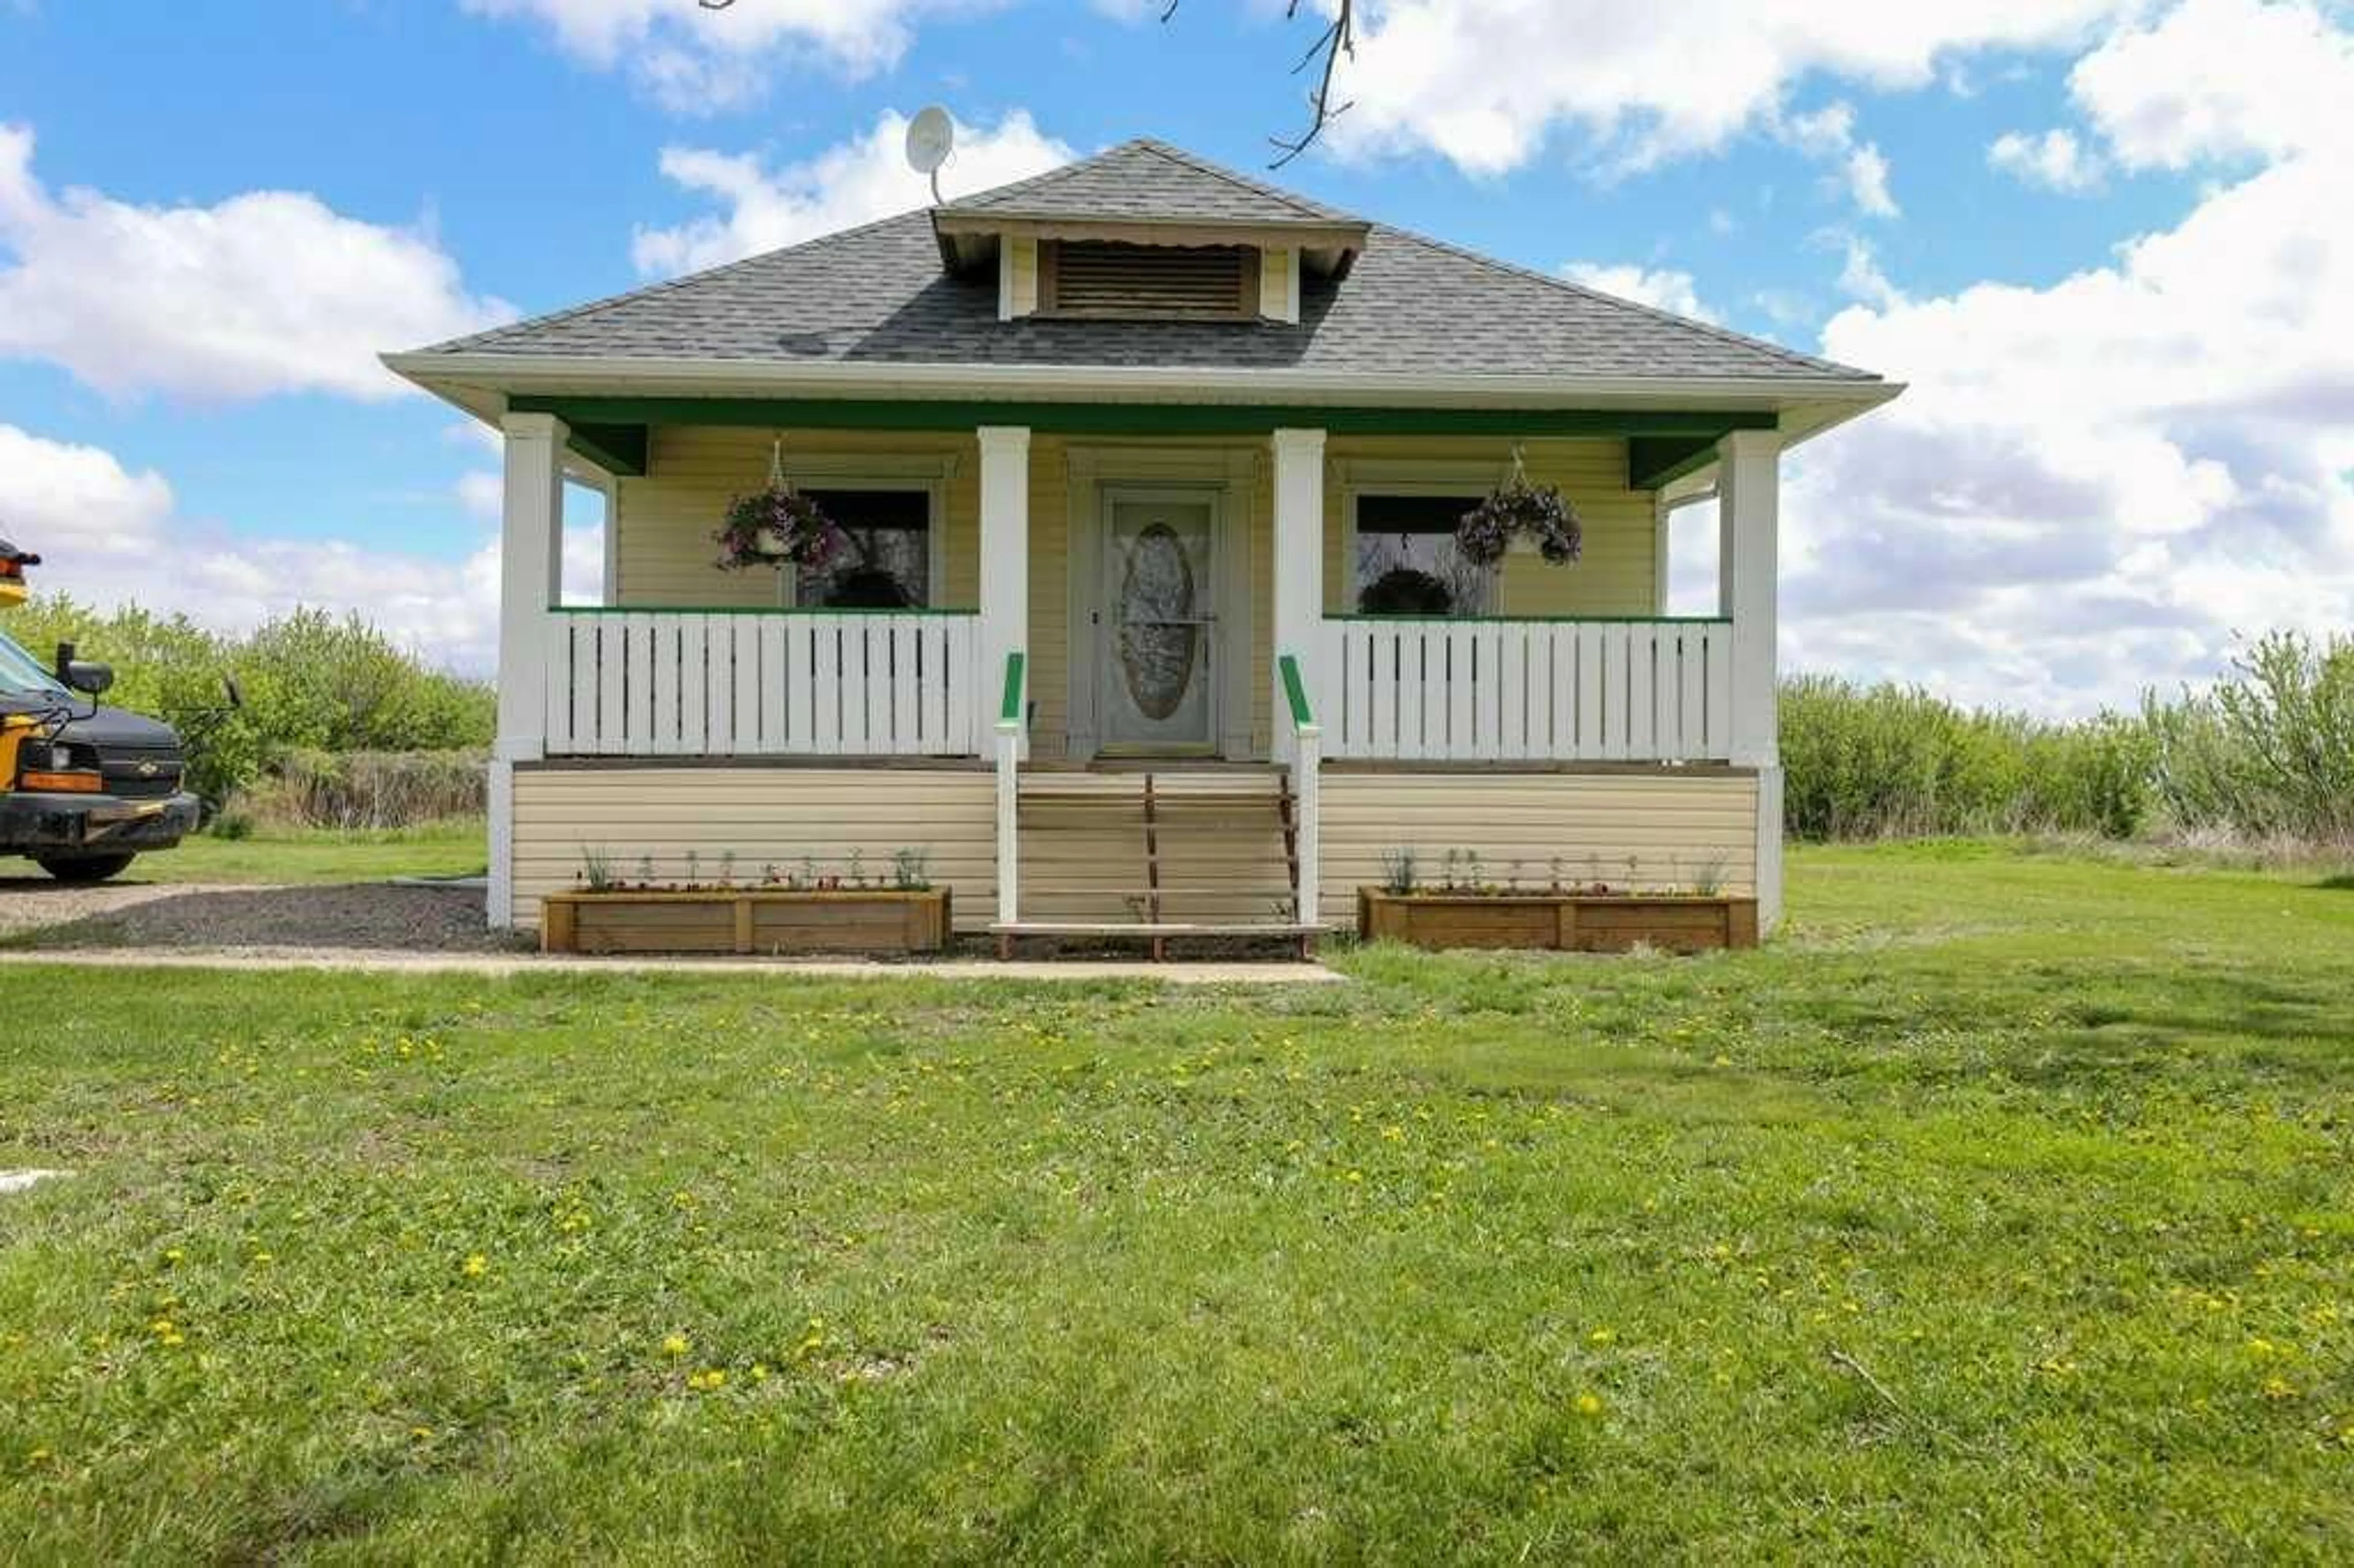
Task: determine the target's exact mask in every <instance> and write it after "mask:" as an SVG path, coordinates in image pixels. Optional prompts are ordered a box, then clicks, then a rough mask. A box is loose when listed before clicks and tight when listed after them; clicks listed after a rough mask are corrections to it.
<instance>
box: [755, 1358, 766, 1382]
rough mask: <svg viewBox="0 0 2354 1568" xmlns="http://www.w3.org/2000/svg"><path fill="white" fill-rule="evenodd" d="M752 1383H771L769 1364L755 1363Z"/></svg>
mask: <svg viewBox="0 0 2354 1568" xmlns="http://www.w3.org/2000/svg"><path fill="white" fill-rule="evenodd" d="M752 1381H753V1382H754V1383H766V1382H768V1381H769V1368H768V1363H766V1362H765V1361H754V1362H753V1363H752Z"/></svg>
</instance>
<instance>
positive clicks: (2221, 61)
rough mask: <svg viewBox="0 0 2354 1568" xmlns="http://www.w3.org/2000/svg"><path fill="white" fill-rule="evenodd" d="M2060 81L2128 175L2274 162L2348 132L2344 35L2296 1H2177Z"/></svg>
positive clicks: (2348, 57)
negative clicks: (2248, 160)
mask: <svg viewBox="0 0 2354 1568" xmlns="http://www.w3.org/2000/svg"><path fill="white" fill-rule="evenodd" d="M2068 86H2069V90H2070V91H2071V93H2072V94H2073V96H2074V98H2075V100H2076V101H2077V102H2078V104H2080V105H2081V106H2082V107H2083V108H2084V112H2085V114H2086V115H2087V116H2088V117H2089V118H2090V119H2091V120H2092V122H2093V123H2094V125H2095V126H2097V127H2098V128H2099V130H2100V132H2101V133H2102V135H2103V136H2104V137H2105V138H2106V139H2107V141H2108V143H2109V145H2110V146H2111V147H2112V148H2113V149H2114V150H2115V154H2116V157H2117V160H2118V162H2120V163H2121V164H2124V165H2125V166H2126V167H2127V168H2133V169H2146V168H2164V169H2182V168H2188V167H2190V166H2191V165H2192V164H2196V163H2200V162H2203V161H2206V160H2210V159H2228V158H2240V157H2279V156H2283V155H2285V154H2290V153H2293V152H2296V151H2299V150H2303V149H2313V148H2320V147H2322V146H2324V145H2325V144H2327V143H2330V142H2332V141H2339V142H2342V141H2344V140H2345V139H2346V138H2347V137H2348V136H2349V135H2354V128H2349V109H2348V106H2349V103H2354V96H2349V95H2354V33H2349V32H2347V31H2345V30H2342V29H2340V28H2338V27H2337V26H2333V25H2332V24H2331V21H2330V18H2329V16H2327V15H2325V14H2324V13H2323V12H2322V11H2321V10H2320V9H2319V8H2317V7H2316V6H2314V5H2309V4H2306V3H2304V0H2293V3H2289V4H2276V5H2260V4H2257V3H2256V0H2185V3H2184V4H2183V5H2180V6H2179V7H2178V8H2176V9H2175V10H2173V11H2170V12H2168V13H2167V14H2166V15H2165V16H2163V17H2161V18H2160V19H2159V20H2158V21H2157V22H2155V23H2152V24H2148V25H2146V26H2139V27H2133V28H2127V29H2126V30H2124V31H2122V32H2120V33H2119V34H2118V35H2117V36H2116V37H2113V38H2110V39H2109V40H2108V41H2106V42H2105V43H2104V44H2103V45H2102V46H2101V47H2100V48H2097V49H2095V50H2094V51H2093V52H2092V53H2091V54H2089V55H2087V56H2085V57H2084V59H2082V60H2081V61H2079V62H2078V63H2077V65H2076V68H2075V69H2074V70H2073V71H2072V72H2071V73H2070V75H2069V78H2068Z"/></svg>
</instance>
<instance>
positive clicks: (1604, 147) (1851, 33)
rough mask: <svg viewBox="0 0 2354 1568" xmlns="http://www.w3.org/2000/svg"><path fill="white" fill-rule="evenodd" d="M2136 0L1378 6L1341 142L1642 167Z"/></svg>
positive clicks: (1497, 166) (1914, 81)
mask: <svg viewBox="0 0 2354 1568" xmlns="http://www.w3.org/2000/svg"><path fill="white" fill-rule="evenodd" d="M2139 3H2140V0H1974V3H1973V4H1970V5H1914V4H1906V5H1888V4H1880V3H1869V0H1684V3H1681V4H1678V5H1651V6H1644V7H1629V6H1628V5H1625V4H1624V3H1623V0H1375V3H1373V4H1371V5H1368V6H1367V7H1366V8H1365V12H1364V18H1363V25H1362V27H1361V30H1360V37H1359V40H1358V48H1357V58H1356V59H1355V60H1354V61H1353V62H1352V63H1348V64H1346V65H1344V68H1343V73H1342V79H1341V96H1343V97H1345V98H1347V99H1349V100H1351V101H1352V103H1353V105H1354V106H1353V107H1352V109H1351V110H1350V111H1349V112H1348V113H1347V114H1346V115H1344V116H1342V117H1341V119H1340V120H1338V121H1336V122H1334V123H1333V126H1332V130H1331V140H1332V142H1333V144H1334V145H1335V146H1336V147H1337V148H1338V149H1340V150H1341V152H1343V153H1344V154H1345V153H1356V154H1364V153H1377V152H1414V151H1421V150H1429V151H1433V152H1437V153H1438V154H1441V155H1442V156H1444V157H1446V158H1447V159H1449V160H1451V161H1452V162H1453V163H1455V164H1457V165H1458V167H1460V168H1462V169H1463V170H1465V171H1466V172H1467V173H1470V174H1475V175H1492V174H1500V173H1502V172H1504V171H1506V170H1509V169H1512V168H1516V167H1518V166H1519V165H1521V164H1524V163H1526V162H1528V161H1529V159H1531V158H1532V157H1533V156H1534V155H1535V154H1536V152H1537V150H1538V148H1539V147H1540V146H1542V145H1543V143H1544V141H1545V139H1546V137H1547V136H1548V135H1550V134H1552V133H1553V132H1554V131H1555V130H1557V129H1565V130H1567V131H1570V132H1574V133H1575V134H1576V135H1578V136H1580V137H1582V138H1583V139H1584V140H1585V142H1586V143H1588V144H1589V149H1590V150H1592V151H1594V152H1596V153H1597V154H1599V155H1601V156H1602V157H1603V158H1604V159H1605V160H1606V161H1607V162H1610V163H1613V164H1625V165H1631V166H1637V167H1639V166H1643V165H1646V164H1655V163H1658V162H1660V161H1663V160H1665V159H1669V158H1672V157H1678V156H1682V155H1686V154H1695V153H1704V152H1710V151H1713V150H1715V149H1717V148H1720V147H1722V146H1723V145H1724V144H1725V143H1727V142H1728V141H1730V140H1731V139H1732V138H1733V137H1734V136H1735V135H1737V134H1739V133H1741V132H1744V131H1747V130H1750V129H1753V128H1755V127H1758V126H1761V125H1764V124H1766V123H1767V122H1770V121H1771V120H1772V119H1773V118H1774V116H1775V115H1776V113H1778V112H1779V111H1780V109H1781V107H1782V105H1783V103H1784V101H1785V99H1786V98H1787V94H1788V92H1789V90H1791V88H1792V87H1793V85H1794V84H1795V83H1797V82H1798V81H1799V80H1800V79H1804V78H1806V77H1808V76H1810V75H1815V74H1820V75H1822V76H1825V77H1829V78H1837V79H1846V80H1851V81H1856V82H1860V83H1862V84H1865V85H1867V86H1870V87H1872V88H1874V89H1879V90H1893V89H1913V88H1922V87H1926V86H1929V85H1932V84H1934V83H1935V81H1936V79H1937V78H1938V74H1939V72H1940V70H1941V69H1950V68H1951V67H1952V66H1953V65H1954V64H1956V62H1957V61H1958V59H1959V58H1960V57H1962V56H1965V55H1969V54H1975V53H1981V52H1987V51H1993V50H2016V49H2049V48H2063V47H2067V46H2070V45H2073V44H2076V43H2079V42H2081V41H2082V40H2083V39H2084V38H2085V37H2087V36H2088V34H2089V32H2090V30H2091V28H2092V27H2093V26H2094V24H2096V23H2099V22H2101V21H2103V20H2105V19H2106V18H2108V17H2109V16H2113V15H2115V14H2117V13H2119V12H2121V11H2125V10H2127V9H2130V8H2132V7H2133V6H2135V5H2137V4H2139ZM1859 172H1861V171H1858V170H1855V169H1850V178H1851V180H1852V177H1853V176H1854V175H1856V174H1858V173H1859Z"/></svg>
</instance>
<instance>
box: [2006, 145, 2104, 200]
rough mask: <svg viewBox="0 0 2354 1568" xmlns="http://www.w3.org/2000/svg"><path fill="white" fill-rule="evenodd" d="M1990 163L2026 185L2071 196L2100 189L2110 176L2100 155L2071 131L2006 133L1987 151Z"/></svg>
mask: <svg viewBox="0 0 2354 1568" xmlns="http://www.w3.org/2000/svg"><path fill="white" fill-rule="evenodd" d="M1987 164H1988V166H1989V167H1992V168H1996V169H1999V170H2000V171H2002V172H2003V173H2004V174H2007V175H2010V176H2012V177H2013V178H2014V179H2017V180H2018V181H2020V183H2021V184H2023V185H2036V186H2040V187H2041V188H2042V189H2044V190H2049V191H2059V192H2062V194H2064V195H2069V196H2080V195H2083V194H2084V193H2085V192H2087V191H2095V190H2098V189H2100V188H2101V182H2102V180H2103V179H2104V178H2105V177H2106V175H2107V173H2108V171H2107V168H2106V166H2105V164H2104V163H2103V162H2102V159H2101V156H2100V154H2097V153H2094V152H2093V151H2092V150H2091V149H2089V148H2087V147H2086V146H2085V145H2084V143H2081V142H2079V141H2077V140H2076V135H2075V132H2072V131H2046V132H2043V134H2042V135H2041V136H2031V135H2029V134H2028V133H2027V132H2023V131H2006V132H2003V133H2002V134H2001V135H1999V136H1998V137H1996V138H1995V139H1994V142H1993V143H1992V144H1991V145H1989V146H1988V148H1987Z"/></svg>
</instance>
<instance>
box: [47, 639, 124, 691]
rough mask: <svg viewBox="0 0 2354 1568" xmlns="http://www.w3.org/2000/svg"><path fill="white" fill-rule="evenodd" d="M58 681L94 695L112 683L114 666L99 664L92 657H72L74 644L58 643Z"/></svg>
mask: <svg viewBox="0 0 2354 1568" xmlns="http://www.w3.org/2000/svg"><path fill="white" fill-rule="evenodd" d="M57 675H58V684H60V685H63V686H69V687H70V688H72V689H73V690H75V691H77V692H80V693H81V694H83V695H84V696H90V697H94V696H97V695H98V694H100V693H101V692H103V691H105V690H106V688H107V687H109V686H111V685H112V684H114V666H113V665H111V664H101V663H100V662H98V661H96V660H94V659H77V658H75V657H74V645H73V644H72V643H70V642H60V643H58V663H57Z"/></svg>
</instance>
